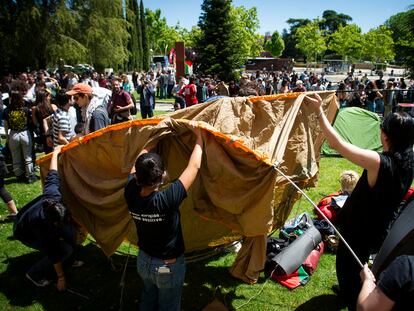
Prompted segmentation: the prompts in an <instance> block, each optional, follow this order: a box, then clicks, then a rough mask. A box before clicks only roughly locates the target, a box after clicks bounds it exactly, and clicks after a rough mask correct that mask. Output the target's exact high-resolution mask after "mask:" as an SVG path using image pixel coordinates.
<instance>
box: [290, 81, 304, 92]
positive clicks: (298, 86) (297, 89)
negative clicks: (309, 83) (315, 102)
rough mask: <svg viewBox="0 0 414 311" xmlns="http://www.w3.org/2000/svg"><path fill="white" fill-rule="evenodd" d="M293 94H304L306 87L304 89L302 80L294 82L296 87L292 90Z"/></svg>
mask: <svg viewBox="0 0 414 311" xmlns="http://www.w3.org/2000/svg"><path fill="white" fill-rule="evenodd" d="M293 92H306V87H304V85H303V81H302V80H298V81H296V87H295V88H294V89H293Z"/></svg>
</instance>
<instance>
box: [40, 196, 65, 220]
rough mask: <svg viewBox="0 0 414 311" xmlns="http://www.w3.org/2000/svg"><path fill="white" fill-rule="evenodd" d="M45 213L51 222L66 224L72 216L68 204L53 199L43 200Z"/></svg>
mask: <svg viewBox="0 0 414 311" xmlns="http://www.w3.org/2000/svg"><path fill="white" fill-rule="evenodd" d="M43 213H44V215H45V218H46V220H47V222H49V223H51V224H57V225H61V224H65V223H68V221H69V218H70V213H69V210H68V209H67V208H66V206H65V205H63V204H62V203H60V202H58V201H55V200H52V199H45V200H44V201H43Z"/></svg>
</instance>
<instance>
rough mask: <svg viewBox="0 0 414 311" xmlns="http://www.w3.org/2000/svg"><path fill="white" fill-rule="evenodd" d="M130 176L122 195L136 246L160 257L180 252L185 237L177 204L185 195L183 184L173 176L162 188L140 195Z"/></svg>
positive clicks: (170, 256) (164, 257)
mask: <svg viewBox="0 0 414 311" xmlns="http://www.w3.org/2000/svg"><path fill="white" fill-rule="evenodd" d="M133 176H134V175H130V178H129V180H128V183H127V185H126V186H125V199H126V201H127V204H128V209H129V211H130V213H131V215H132V218H133V219H134V222H135V225H136V227H137V234H138V247H139V248H140V249H142V250H143V251H144V252H146V253H147V254H148V255H150V256H152V257H156V258H160V259H172V258H176V257H179V256H181V255H182V254H184V239H183V233H182V230H181V221H180V211H179V207H180V204H181V202H182V201H183V200H184V199H185V198H186V197H187V192H186V191H185V188H184V186H183V184H182V183H181V181H180V180H176V181H174V182H173V183H172V184H171V185H170V186H169V187H168V188H167V189H165V190H162V191H157V192H153V193H151V194H150V195H148V196H146V197H141V196H140V195H139V191H140V189H139V187H138V185H137V184H136V181H135V178H134V177H133Z"/></svg>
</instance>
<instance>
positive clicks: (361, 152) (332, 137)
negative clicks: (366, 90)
mask: <svg viewBox="0 0 414 311" xmlns="http://www.w3.org/2000/svg"><path fill="white" fill-rule="evenodd" d="M305 103H306V104H307V105H308V106H309V107H310V108H311V109H312V110H313V111H314V112H315V113H317V115H318V120H319V124H320V126H321V128H322V132H323V134H324V136H325V137H326V139H327V141H328V143H329V145H330V146H331V147H332V148H334V149H335V150H336V151H338V152H339V153H340V154H341V155H342V156H343V157H344V158H346V159H348V160H349V161H351V162H352V163H354V164H356V165H359V166H361V167H363V168H364V169H366V170H367V171H368V183H369V184H370V186H371V187H372V186H374V185H375V182H376V180H377V176H378V170H379V164H380V157H379V154H378V153H377V152H375V151H372V150H367V149H362V148H360V147H357V146H354V145H352V144H350V143H348V142H345V141H344V140H342V138H341V137H340V136H339V135H338V133H337V132H336V131H335V129H334V128H333V127H332V125H331V124H330V123H329V121H328V119H327V118H326V116H325V114H324V112H323V109H322V99H321V97H320V96H319V95H318V94H317V93H315V94H314V96H313V97H311V96H306V97H305Z"/></svg>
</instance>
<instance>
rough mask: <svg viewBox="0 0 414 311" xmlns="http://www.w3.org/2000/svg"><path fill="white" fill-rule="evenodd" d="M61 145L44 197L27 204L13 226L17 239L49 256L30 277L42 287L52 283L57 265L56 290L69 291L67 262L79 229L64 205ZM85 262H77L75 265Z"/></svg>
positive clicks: (28, 275)
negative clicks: (51, 274)
mask: <svg viewBox="0 0 414 311" xmlns="http://www.w3.org/2000/svg"><path fill="white" fill-rule="evenodd" d="M60 150H61V146H58V147H56V148H55V150H54V151H53V155H52V159H51V161H50V168H49V172H48V174H47V176H46V179H45V186H44V192H43V195H41V196H40V197H37V198H36V199H34V200H33V201H31V202H29V203H28V204H26V205H25V206H24V207H23V208H22V209H21V210H20V211H19V213H18V214H17V216H16V221H15V223H14V227H13V235H14V237H15V238H16V239H17V240H19V241H20V242H22V243H23V244H24V245H26V246H28V247H31V248H34V249H37V250H39V251H41V252H42V253H44V254H46V257H44V258H42V259H41V260H40V261H38V262H37V263H35V264H34V265H33V266H32V267H31V268H30V269H29V271H28V272H27V273H26V278H27V279H28V280H29V281H31V282H32V283H33V284H34V285H36V286H38V287H44V286H47V285H49V284H50V282H49V280H48V277H49V275H48V271H49V270H50V268H51V267H52V266H53V268H54V271H55V273H56V274H55V277H56V278H57V282H56V287H57V289H58V290H59V291H64V290H65V289H66V278H65V273H64V271H63V263H65V262H67V261H68V259H69V257H70V255H71V254H72V252H73V249H74V247H75V244H76V243H75V241H76V239H75V230H74V228H73V226H71V225H70V223H69V221H70V213H69V210H68V209H67V207H66V206H65V205H64V204H63V203H62V195H61V193H60V189H59V187H60V179H59V174H58V155H59V153H60ZM81 264H82V263H81V262H78V261H77V262H73V265H74V266H79V265H81Z"/></svg>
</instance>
